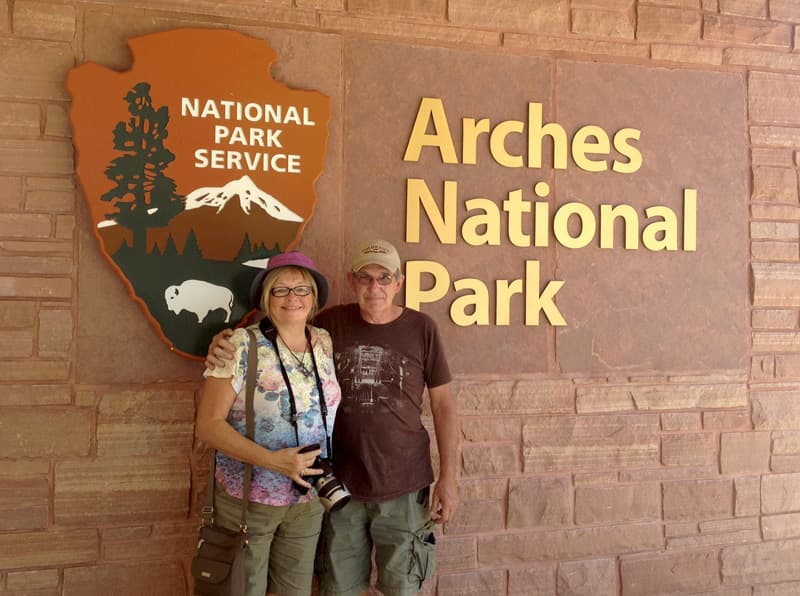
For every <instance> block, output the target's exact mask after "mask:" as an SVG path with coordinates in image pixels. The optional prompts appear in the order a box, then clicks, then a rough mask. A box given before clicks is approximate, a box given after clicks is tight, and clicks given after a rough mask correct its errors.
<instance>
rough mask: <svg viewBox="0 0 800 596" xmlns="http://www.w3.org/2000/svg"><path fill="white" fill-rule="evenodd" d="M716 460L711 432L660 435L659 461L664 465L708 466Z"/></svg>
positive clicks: (715, 447) (715, 442)
mask: <svg viewBox="0 0 800 596" xmlns="http://www.w3.org/2000/svg"><path fill="white" fill-rule="evenodd" d="M716 462H717V437H716V435H715V434H713V433H680V434H664V435H661V463H663V464H664V465H665V466H710V465H713V464H714V463H716Z"/></svg>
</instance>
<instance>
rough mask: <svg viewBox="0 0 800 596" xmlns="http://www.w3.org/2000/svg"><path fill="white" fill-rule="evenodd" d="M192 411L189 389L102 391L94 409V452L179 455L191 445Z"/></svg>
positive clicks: (129, 454)
mask: <svg viewBox="0 0 800 596" xmlns="http://www.w3.org/2000/svg"><path fill="white" fill-rule="evenodd" d="M194 415H195V407H194V395H193V393H192V392H190V391H170V390H153V391H117V392H110V393H105V394H103V395H102V397H101V398H100V404H99V406H98V409H97V454H98V456H101V457H106V456H109V457H136V456H142V457H146V456H153V455H155V456H159V455H161V456H165V457H178V456H180V455H181V454H184V453H187V452H189V451H190V450H191V448H192V442H193V440H194Z"/></svg>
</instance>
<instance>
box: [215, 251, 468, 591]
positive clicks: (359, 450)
mask: <svg viewBox="0 0 800 596" xmlns="http://www.w3.org/2000/svg"><path fill="white" fill-rule="evenodd" d="M347 277H348V281H349V284H350V287H351V288H352V290H353V293H354V294H355V296H356V299H357V303H356V304H345V305H342V306H338V307H333V308H330V309H327V310H325V311H323V312H322V313H320V314H319V315H318V317H317V319H316V320H315V324H317V325H319V326H320V327H323V328H325V329H327V330H328V331H329V332H330V334H331V336H332V338H333V345H334V353H335V361H336V374H337V377H338V380H339V384H340V385H341V388H342V403H341V405H340V406H339V411H338V415H337V419H336V425H335V428H334V431H333V454H334V458H333V459H334V473H335V475H336V477H337V478H338V479H339V480H341V481H342V482H344V484H345V485H346V486H347V488H348V489H349V490H350V492H351V494H352V497H353V498H352V499H351V501H350V503H349V504H348V505H346V506H345V507H344V508H342V509H341V510H339V511H336V512H333V513H331V514H330V515H329V516H326V527H325V532H324V534H325V539H324V540H325V545H324V548H323V549H322V553H323V556H322V570H321V571H322V573H321V582H320V594H322V595H336V596H357V595H358V594H362V593H366V592H367V590H368V588H369V581H370V573H371V554H372V549H373V547H374V549H375V561H376V564H377V571H378V581H377V588H378V590H380V591H381V592H382V593H383V594H384V595H385V596H407V595H411V594H416V593H417V592H418V591H419V590H420V589H421V587H422V583H423V581H424V580H425V579H427V578H428V577H430V576H431V575H432V574H433V570H434V544H435V539H434V537H433V522H436V523H444V522H447V521H449V520H450V519H451V518H452V516H453V514H454V513H455V511H456V508H457V507H458V492H457V488H456V466H457V464H456V452H457V445H458V421H457V416H456V407H455V401H454V399H453V396H452V394H451V391H450V385H449V383H450V380H451V377H450V371H449V368H448V366H447V361H446V358H445V355H444V352H443V348H442V344H441V340H440V338H439V333H438V330H437V329H436V325H435V323H434V322H433V321H432V320H431V319H430V317H428V316H427V315H424V314H422V313H419V312H417V311H414V310H411V309H406V308H403V307H401V306H398V305H396V304H394V298H395V296H396V295H397V294H398V293H399V292H400V289H401V288H402V285H403V275H402V272H401V264H400V257H399V255H398V254H397V250H396V249H395V248H394V246H392V245H391V244H390V243H389V242H386V241H385V240H373V241H370V242H366V243H364V244H363V245H361V246H360V247H359V248H358V250H357V251H356V253H355V257H354V259H353V263H352V268H351V271H350V272H349V273H348V275H347ZM226 343H227V342H225V341H224V340H216V339H215V343H214V344H212V346H211V348H210V349H209V358H208V361H207V363H208V364H214V363H215V361H217V358H216V357H217V356H220V355H221V352H222V349H223V348H226V347H227V346H225V344H226ZM426 386H427V388H428V394H429V396H430V404H431V412H432V414H433V424H434V431H435V433H436V443H437V446H438V449H439V464H440V465H439V481H438V482H437V484H436V486H435V487H434V489H433V492H432V494H430V495H429V494H428V488H429V486H430V485H431V483H432V482H433V471H432V468H431V461H430V446H429V438H428V433H427V431H426V430H425V428H424V426H423V425H422V421H421V418H420V415H421V411H422V395H423V391H424V389H425V387H426Z"/></svg>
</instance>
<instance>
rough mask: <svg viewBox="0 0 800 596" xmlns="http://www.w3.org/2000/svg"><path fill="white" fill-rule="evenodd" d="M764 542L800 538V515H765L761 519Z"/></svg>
mask: <svg viewBox="0 0 800 596" xmlns="http://www.w3.org/2000/svg"><path fill="white" fill-rule="evenodd" d="M761 527H762V529H763V531H764V540H785V539H786V538H800V513H784V514H782V515H765V516H763V517H762V518H761Z"/></svg>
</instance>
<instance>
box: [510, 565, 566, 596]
mask: <svg viewBox="0 0 800 596" xmlns="http://www.w3.org/2000/svg"><path fill="white" fill-rule="evenodd" d="M530 594H536V595H537V596H556V564H555V563H529V564H527V565H525V566H524V567H512V568H511V569H509V570H508V595H507V596H529V595H530Z"/></svg>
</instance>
